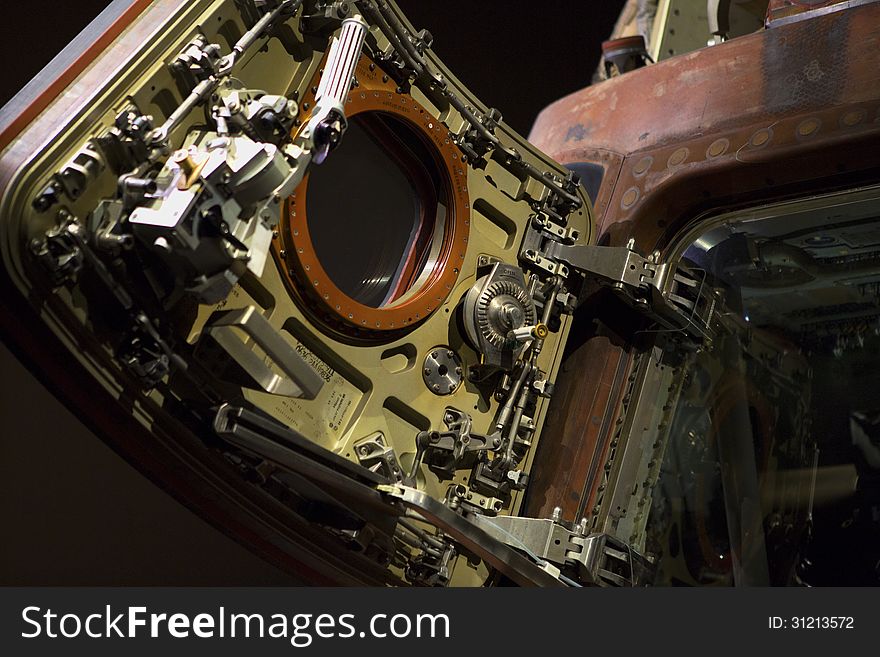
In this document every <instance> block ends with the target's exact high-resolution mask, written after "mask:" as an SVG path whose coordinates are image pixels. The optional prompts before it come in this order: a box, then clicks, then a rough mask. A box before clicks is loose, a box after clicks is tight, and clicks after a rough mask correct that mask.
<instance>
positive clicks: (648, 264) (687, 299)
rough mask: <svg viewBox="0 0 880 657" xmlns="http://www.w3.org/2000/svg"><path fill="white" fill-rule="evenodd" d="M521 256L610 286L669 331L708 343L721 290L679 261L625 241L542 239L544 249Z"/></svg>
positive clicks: (701, 272)
mask: <svg viewBox="0 0 880 657" xmlns="http://www.w3.org/2000/svg"><path fill="white" fill-rule="evenodd" d="M523 257H524V258H525V259H526V260H530V259H534V260H537V259H541V260H542V262H544V261H547V260H549V261H551V262H553V263H555V264H556V266H557V267H558V266H560V265H563V266H567V267H568V268H570V269H572V270H576V271H578V272H580V273H581V274H582V275H584V276H586V277H588V278H592V279H594V280H597V281H599V282H600V283H602V284H605V285H609V286H610V287H611V288H613V289H614V290H615V291H616V292H617V293H618V294H620V295H621V296H622V297H623V298H624V299H626V300H627V301H628V302H629V303H630V305H632V306H633V307H634V308H636V309H637V310H639V311H640V312H642V313H644V314H645V315H647V316H649V317H650V318H651V319H653V320H655V321H657V322H658V323H660V324H661V325H662V326H663V328H664V329H666V330H669V331H680V332H681V333H683V334H685V335H687V336H688V337H690V338H691V339H692V340H694V341H697V342H711V341H712V339H713V337H714V334H715V331H714V320H715V316H716V313H717V309H718V306H719V301H720V299H721V292H720V290H717V289H715V288H714V287H713V286H712V285H710V284H709V283H708V281H707V280H706V274H705V272H703V271H701V270H696V269H690V268H688V267H686V266H684V265H682V264H679V265H677V266H675V267H673V266H671V265H670V264H666V263H664V264H660V263H658V259H659V257H658V255H657V254H652V255H651V256H649V257H647V258H646V257H644V256H642V255H639V254H638V253H636V252H635V251H634V250H633V241H632V240H630V243H629V244H628V245H627V246H619V247H614V246H593V245H569V244H562V243H560V242H557V241H555V240H547V241H546V242H545V244H544V248H543V252H542V253H541V254H536V253H533V252H526V253H525V254H524V255H523Z"/></svg>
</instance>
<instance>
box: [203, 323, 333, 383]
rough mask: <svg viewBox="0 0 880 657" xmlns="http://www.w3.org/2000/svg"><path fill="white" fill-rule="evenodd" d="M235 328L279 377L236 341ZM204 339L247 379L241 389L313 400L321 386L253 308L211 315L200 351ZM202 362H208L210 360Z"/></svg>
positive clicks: (317, 379) (291, 349) (302, 361)
mask: <svg viewBox="0 0 880 657" xmlns="http://www.w3.org/2000/svg"><path fill="white" fill-rule="evenodd" d="M235 329H239V330H241V331H243V332H244V333H245V334H246V335H247V336H248V337H249V338H250V339H251V340H253V341H254V343H255V344H256V345H257V346H258V347H260V349H262V350H263V351H264V352H265V354H266V356H267V357H268V358H270V359H271V360H272V362H273V363H275V364H276V365H277V366H278V368H279V369H280V370H281V372H282V373H283V376H282V375H279V374H276V373H275V372H274V371H273V370H272V368H271V367H269V365H267V364H266V362H265V361H264V360H263V359H262V358H260V356H258V355H257V354H256V353H255V352H254V350H253V349H252V347H251V346H249V345H248V344H246V343H245V342H244V341H243V340H242V339H241V338H239V337H238V335H236V333H235ZM207 337H210V338H211V339H212V340H213V341H214V342H215V343H216V344H217V345H219V346H220V347H221V348H222V349H223V350H224V351H225V352H226V354H227V355H228V356H229V357H230V358H231V359H232V360H233V361H234V362H235V363H236V364H237V365H238V366H239V368H241V370H242V371H243V373H244V374H245V375H246V376H247V379H248V380H247V381H246V382H245V383H244V384H243V385H245V387H251V385H256V386H257V387H259V388H260V389H261V390H263V391H264V392H268V393H270V394H273V395H282V396H285V397H300V398H303V399H314V398H315V397H316V396H317V395H318V393H319V392H320V391H321V388H322V387H323V386H324V380H323V379H322V378H321V377H320V375H319V374H318V373H317V372H315V370H313V369H312V368H311V367H310V366H309V364H308V363H307V362H306V361H305V360H304V359H303V357H302V356H300V355H299V354H298V353H297V352H296V350H295V349H294V348H293V347H292V346H290V344H288V343H287V341H285V340H284V338H283V337H281V335H280V334H279V333H278V332H277V331H276V330H275V329H274V328H273V327H272V325H271V324H270V323H269V320H267V319H266V318H265V317H263V315H262V314H260V312H258V311H257V309H256V308H255V307H254V306H248V307H247V308H243V309H240V310H227V311H221V312H218V313H214V315H212V317H211V319H209V320H208V323H207V324H206V326H205V329H204V332H203V337H202V339H201V340H200V341H199V346H200V347H202V348H203V349H204V348H205V346H206V345H205V344H204V341H205V339H206V338H207ZM202 360H203V361H210V359H202ZM237 383H240V382H237ZM246 384H251V385H246Z"/></svg>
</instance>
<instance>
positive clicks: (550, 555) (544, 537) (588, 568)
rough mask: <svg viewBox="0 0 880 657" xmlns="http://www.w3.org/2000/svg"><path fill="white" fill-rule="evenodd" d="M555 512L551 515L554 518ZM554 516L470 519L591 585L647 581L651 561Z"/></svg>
mask: <svg viewBox="0 0 880 657" xmlns="http://www.w3.org/2000/svg"><path fill="white" fill-rule="evenodd" d="M555 517H556V516H554V518H555ZM554 518H518V517H513V516H498V517H494V518H490V517H487V516H483V515H472V516H470V520H471V521H472V522H474V523H475V524H476V525H477V526H478V527H480V529H482V530H483V531H485V532H486V533H487V534H489V535H490V536H492V537H493V538H495V539H496V540H498V541H500V542H502V543H505V544H507V545H509V546H510V547H512V548H516V549H518V550H521V551H524V552H525V553H526V554H528V555H529V556H530V557H531V558H532V559H536V560H538V562H539V564H540V563H541V562H549V563H551V564H553V565H554V566H557V567H559V568H566V567H567V568H568V569H569V572H571V571H574V572H575V573H577V575H576V576H577V579H578V580H579V581H580V582H582V583H584V584H588V585H593V586H645V585H647V584H650V583H651V580H652V577H653V563H652V562H651V561H650V560H649V559H648V558H647V557H645V556H644V555H642V554H640V553H639V552H637V551H636V550H634V549H632V547H631V546H629V545H627V544H626V543H624V542H623V541H621V540H619V539H617V538H615V537H613V536H611V535H609V534H595V533H594V534H588V533H587V523H586V521H582V522H581V523H580V524H578V525H576V526H572V528H571V529H570V528H569V526H566V524H563V523H562V522H559V521H558V520H555V519H554Z"/></svg>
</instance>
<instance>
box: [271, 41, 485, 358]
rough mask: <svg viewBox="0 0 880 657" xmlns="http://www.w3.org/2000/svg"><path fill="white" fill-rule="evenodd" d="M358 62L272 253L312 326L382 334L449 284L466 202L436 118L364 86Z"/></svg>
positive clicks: (435, 299) (432, 307)
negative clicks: (345, 123)
mask: <svg viewBox="0 0 880 657" xmlns="http://www.w3.org/2000/svg"><path fill="white" fill-rule="evenodd" d="M368 65H369V62H368V61H367V60H366V58H365V59H364V60H362V61H361V65H360V66H359V68H358V80H359V82H360V85H359V86H358V87H356V88H355V89H354V90H353V91H352V92H351V94H350V95H349V98H348V101H347V102H346V107H345V109H346V115H347V117H348V120H349V128H348V131H347V132H346V134H345V136H344V137H343V139H342V143H341V145H340V146H339V148H337V149H336V150H335V151H334V152H333V153H331V154H330V156H329V157H328V158H327V160H326V161H325V162H324V163H323V164H321V165H317V166H315V167H313V168H312V169H311V171H310V173H309V175H308V176H306V178H305V179H304V180H303V181H302V183H301V184H300V186H299V187H298V188H297V190H296V192H295V193H294V194H293V195H292V196H291V197H290V198H289V199H288V200H287V202H286V203H285V204H284V208H283V215H282V217H281V222H280V225H279V235H278V237H279V239H276V240H275V243H274V253H275V258H276V260H277V262H278V263H279V266H280V268H281V271H282V274H283V276H284V278H285V280H286V283H287V285H288V288H289V290H290V292H291V294H292V296H293V297H294V299H296V300H297V301H299V302H301V305H303V306H304V309H305V310H307V312H308V313H309V314H310V315H311V316H312V319H313V320H315V323H316V324H318V325H319V326H320V327H321V328H323V329H325V330H329V332H331V333H333V334H340V333H341V334H343V335H344V336H347V337H350V338H355V339H389V340H390V339H394V338H395V337H397V336H398V335H400V334H401V333H403V332H405V331H407V330H409V329H411V328H413V327H414V326H416V325H418V324H419V323H420V322H422V321H424V320H425V319H426V318H428V317H429V316H430V315H431V314H433V313H434V312H435V311H437V309H438V308H440V307H441V306H442V304H443V303H444V302H445V301H446V299H447V297H448V296H449V294H450V293H451V292H452V289H453V287H454V286H455V282H456V280H457V279H458V276H459V274H460V272H461V266H462V263H463V262H464V260H465V255H466V252H467V244H468V235H469V232H470V202H469V198H468V192H467V166H466V165H465V163H464V162H462V159H461V157H462V156H461V154H460V152H459V150H458V148H457V147H456V146H455V144H453V143H452V140H451V139H450V136H449V132H448V130H447V129H446V127H445V126H444V125H443V124H442V123H441V122H439V121H437V120H436V119H435V118H434V117H433V116H432V115H431V114H430V113H429V112H428V111H426V110H425V109H424V107H422V106H421V105H420V104H419V103H418V102H416V101H415V100H413V98H412V97H410V96H406V95H403V94H399V93H397V92H396V91H395V89H394V87H393V85H391V86H389V85H388V84H383V83H381V82H379V80H378V79H376V80H375V83H376V87H377V88H369V82H370V79H371V77H373V76H371V75H370V74H369V73H370V72H371V71H372V70H373V69H368V68H367V66H368ZM365 81H366V84H365ZM310 100H312V99H311V98H304V99H303V107H304V108H305V109H307V103H308V102H309V101H310Z"/></svg>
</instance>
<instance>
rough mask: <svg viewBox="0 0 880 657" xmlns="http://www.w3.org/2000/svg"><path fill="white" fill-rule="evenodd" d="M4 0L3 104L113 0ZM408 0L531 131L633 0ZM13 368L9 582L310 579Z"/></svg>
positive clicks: (0, 372)
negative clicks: (193, 505) (181, 495)
mask: <svg viewBox="0 0 880 657" xmlns="http://www.w3.org/2000/svg"><path fill="white" fill-rule="evenodd" d="M3 4H4V5H5V6H4V7H3V8H2V9H0V19H2V22H0V105H3V104H5V102H6V101H8V100H9V99H10V98H11V97H12V96H13V95H14V94H15V93H16V91H17V90H18V89H20V88H21V87H22V86H24V85H25V84H26V83H27V82H28V81H29V80H30V79H31V78H32V77H33V76H34V75H35V74H36V73H37V72H38V71H39V70H40V69H41V68H42V67H43V66H45V65H46V64H47V63H48V62H49V61H50V60H51V59H52V57H54V56H55V54H57V53H58V52H59V51H60V50H61V49H62V48H63V47H64V46H65V45H66V44H67V43H68V42H69V41H70V40H71V39H73V37H74V36H76V35H77V34H78V33H79V32H80V31H81V30H82V29H83V28H85V26H86V25H87V24H88V23H89V22H90V21H91V20H92V19H93V18H94V17H95V16H96V15H97V14H98V13H99V12H100V11H101V10H102V9H103V8H104V7H106V6H107V5H108V4H109V2H107V1H106V0H74V1H73V2H58V0H40V1H38V0H31V1H30V2H27V3H24V2H22V3H11V2H4V3H3ZM398 4H399V5H400V6H401V7H402V8H403V9H404V11H405V12H406V13H407V15H408V16H409V18H410V20H411V21H412V23H413V24H414V25H415V27H416V29H422V28H426V29H428V30H429V31H430V32H431V33H432V34H433V35H434V49H435V51H436V52H437V53H438V54H439V55H440V57H441V58H442V59H443V60H444V61H445V63H446V64H447V66H449V68H450V69H451V70H452V71H453V72H454V73H455V74H456V75H457V76H458V77H459V79H461V80H462V82H463V83H464V84H466V85H467V86H468V87H469V88H470V89H471V90H472V91H474V92H475V93H476V94H477V95H478V96H479V97H480V98H481V99H482V100H483V101H484V102H486V103H487V104H489V105H490V106H493V107H497V108H498V109H500V110H501V112H502V114H503V115H504V118H505V120H506V121H507V122H508V123H509V124H510V125H511V126H513V127H514V128H515V129H516V130H518V131H519V132H521V133H522V134H528V131H529V129H530V128H531V125H532V122H533V121H534V118H535V116H536V115H537V113H538V112H539V111H540V110H541V109H542V108H543V107H544V106H546V105H547V104H549V103H551V102H553V101H554V100H556V99H557V98H560V97H562V96H564V95H566V94H569V93H571V92H573V91H576V90H578V89H580V88H581V87H584V86H586V85H587V84H588V83H589V80H590V78H591V77H592V74H593V71H594V70H595V67H596V65H597V63H598V58H599V46H600V43H601V42H602V40H604V39H605V38H606V37H607V35H608V34H609V33H610V32H611V29H612V27H613V25H614V22H615V20H616V17H617V15H618V14H619V12H620V10H621V8H622V6H623V4H624V1H623V0H602V1H601V2H583V1H582V2H573V1H572V0H514V1H511V0H398ZM59 366H62V367H63V364H59ZM0 376H2V378H0V519H2V530H0V584H22V585H49V584H55V585H64V584H70V585H77V584H79V585H83V584H91V585H102V584H104V585H113V584H117V585H139V584H140V585H175V584H176V585H225V586H236V585H270V584H278V585H291V584H295V583H296V581H295V580H294V578H292V577H291V576H289V575H286V574H285V573H282V572H280V571H278V570H277V569H276V568H274V567H273V566H271V565H269V564H267V563H265V562H264V561H262V560H261V559H259V558H257V557H255V556H253V555H251V554H250V553H249V552H247V551H246V550H244V549H243V548H242V547H240V546H239V545H238V544H237V543H235V542H234V541H232V540H230V539H229V538H227V537H226V536H225V535H223V534H222V533H220V532H219V531H217V530H215V529H214V528H213V527H211V526H209V525H208V524H207V523H205V522H203V521H202V520H200V519H199V518H198V517H196V516H195V515H194V514H193V513H191V512H190V511H189V510H187V509H186V508H184V507H183V506H182V505H180V504H178V503H177V502H176V501H175V500H174V499H172V498H171V497H170V496H168V495H167V494H165V493H164V492H163V491H161V490H159V489H158V488H157V487H155V486H154V485H153V484H151V483H150V482H149V481H148V480H147V479H145V478H144V477H142V476H141V475H140V474H139V473H137V472H136V471H135V470H134V469H133V468H132V467H131V466H129V465H128V464H127V463H125V462H124V461H123V460H122V459H121V458H120V457H119V456H117V455H116V454H115V453H114V452H112V451H111V450H110V449H109V448H108V447H106V446H105V445H104V444H103V443H102V442H101V441H99V440H98V439H97V438H96V437H95V436H94V435H92V434H91V433H90V432H89V430H88V429H86V428H85V427H84V426H83V425H82V423H81V422H80V421H79V420H78V419H77V418H76V416H75V414H73V413H71V412H70V411H68V410H67V409H65V408H64V407H63V406H62V405H61V404H60V403H59V402H57V401H56V400H55V399H54V398H53V397H52V396H51V395H50V394H49V393H48V392H47V391H46V390H45V388H43V386H41V385H40V384H39V382H38V381H36V380H35V379H34V377H33V376H31V375H30V373H29V372H28V371H27V370H26V369H25V368H24V367H23V366H22V365H21V364H20V363H19V362H18V361H17V360H16V359H15V357H14V356H13V355H12V354H11V353H10V352H9V350H8V349H7V348H6V346H4V345H2V344H0Z"/></svg>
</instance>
